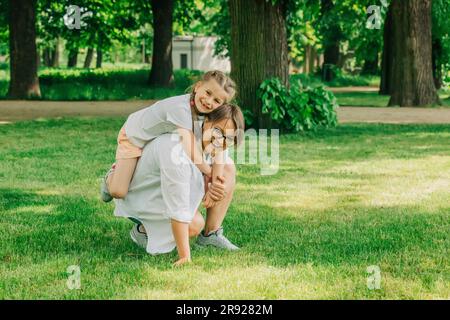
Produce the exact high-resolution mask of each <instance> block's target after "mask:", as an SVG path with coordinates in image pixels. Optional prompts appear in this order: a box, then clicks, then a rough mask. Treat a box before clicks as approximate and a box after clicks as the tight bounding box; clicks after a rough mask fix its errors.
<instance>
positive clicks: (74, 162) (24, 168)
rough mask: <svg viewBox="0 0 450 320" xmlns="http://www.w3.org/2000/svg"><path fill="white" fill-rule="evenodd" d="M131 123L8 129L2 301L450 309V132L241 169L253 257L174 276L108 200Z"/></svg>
mask: <svg viewBox="0 0 450 320" xmlns="http://www.w3.org/2000/svg"><path fill="white" fill-rule="evenodd" d="M123 121H124V118H116V119H104V118H91V119H87V118H79V119H55V120H44V119H42V120H37V121H27V122H18V123H15V124H7V125H1V126H0V146H1V148H0V161H1V162H0V163H1V166H0V261H1V263H0V299H96V298H98V299H141V298H143V299H147V298H150V299H303V298H305V299H313V298H314V299H449V298H450V269H449V268H450V267H449V266H450V261H449V256H450V255H449V247H450V238H449V237H448V234H449V231H450V201H449V200H450V193H449V191H450V150H449V145H448V141H449V139H450V130H449V129H450V127H449V126H448V125H363V124H352V125H350V124H346V125H340V126H338V127H337V128H335V129H330V130H319V131H318V132H316V133H314V134H307V135H301V134H291V135H284V136H282V137H281V139H280V141H281V148H280V159H281V162H280V168H279V172H278V173H277V174H276V175H271V176H261V175H260V168H259V166H257V165H250V164H247V165H239V166H238V171H239V172H238V186H237V190H236V193H235V198H234V201H233V203H232V205H231V208H230V210H229V214H228V216H227V218H226V220H225V223H224V228H225V232H226V235H227V236H228V237H229V238H230V239H231V240H232V241H233V242H235V243H236V244H238V245H239V246H241V247H242V250H241V251H239V252H223V251H220V250H216V249H213V248H210V249H206V250H200V249H196V248H194V249H193V252H192V255H193V261H194V262H193V263H192V264H191V265H189V266H186V267H184V268H181V269H173V268H172V267H171V263H172V262H173V261H174V259H175V258H176V255H175V253H172V254H168V255H160V256H150V255H147V254H146V253H145V252H144V251H143V250H141V249H140V248H138V247H137V246H136V245H134V243H133V242H132V241H131V240H130V238H129V234H128V232H129V229H130V228H131V226H132V223H131V222H130V221H128V220H126V219H123V218H115V217H113V215H112V211H113V205H112V204H104V203H102V202H100V201H99V199H98V186H99V181H100V179H101V177H102V175H103V174H104V173H105V171H106V170H107V169H108V167H109V165H110V164H111V162H112V161H113V157H114V150H115V139H116V134H117V132H118V130H119V129H120V126H121V124H122V122H123ZM70 265H79V266H80V267H81V289H80V290H69V289H68V287H67V285H66V281H67V279H68V274H67V268H68V266H70ZM373 265H375V266H378V267H379V268H380V270H381V288H380V289H379V290H369V289H368V287H367V281H368V280H367V279H368V276H369V274H368V273H367V272H366V269H367V267H369V266H373Z"/></svg>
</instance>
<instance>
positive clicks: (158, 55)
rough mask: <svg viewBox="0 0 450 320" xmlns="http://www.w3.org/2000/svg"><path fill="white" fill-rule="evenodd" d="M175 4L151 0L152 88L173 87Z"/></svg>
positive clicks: (165, 0)
mask: <svg viewBox="0 0 450 320" xmlns="http://www.w3.org/2000/svg"><path fill="white" fill-rule="evenodd" d="M173 3H174V2H173V0H151V5H152V11H153V30H154V37H153V57H152V69H151V71H150V77H149V84H150V86H154V87H170V86H172V85H173V65H172V22H173Z"/></svg>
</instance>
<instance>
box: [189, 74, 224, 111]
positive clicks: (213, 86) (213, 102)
mask: <svg viewBox="0 0 450 320" xmlns="http://www.w3.org/2000/svg"><path fill="white" fill-rule="evenodd" d="M227 99H228V93H227V92H226V91H225V90H224V89H223V88H222V87H221V86H220V85H219V84H218V83H217V81H216V80H214V79H210V80H208V81H202V82H200V83H199V84H198V85H197V86H196V87H195V97H194V102H195V106H196V107H197V110H198V111H199V112H200V113H210V112H211V111H213V110H214V109H217V108H218V107H220V106H221V105H222V104H224V103H225V102H226V101H227Z"/></svg>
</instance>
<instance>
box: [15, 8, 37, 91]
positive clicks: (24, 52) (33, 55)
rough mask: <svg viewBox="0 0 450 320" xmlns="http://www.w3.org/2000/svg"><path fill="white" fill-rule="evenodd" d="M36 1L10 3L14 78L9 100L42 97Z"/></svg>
mask: <svg viewBox="0 0 450 320" xmlns="http://www.w3.org/2000/svg"><path fill="white" fill-rule="evenodd" d="M35 23H36V1H35V0H10V1H9V52H10V76H11V80H10V83H9V90H8V97H9V98H11V99H27V98H32V97H40V96H41V90H40V88H39V78H38V75H37V69H38V54H37V49H36V25H35Z"/></svg>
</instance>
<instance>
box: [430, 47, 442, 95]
mask: <svg viewBox="0 0 450 320" xmlns="http://www.w3.org/2000/svg"><path fill="white" fill-rule="evenodd" d="M431 50H432V66H433V80H434V85H435V87H436V89H438V90H439V89H440V88H441V87H442V61H441V56H442V42H441V39H434V40H433V44H432V49H431Z"/></svg>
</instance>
